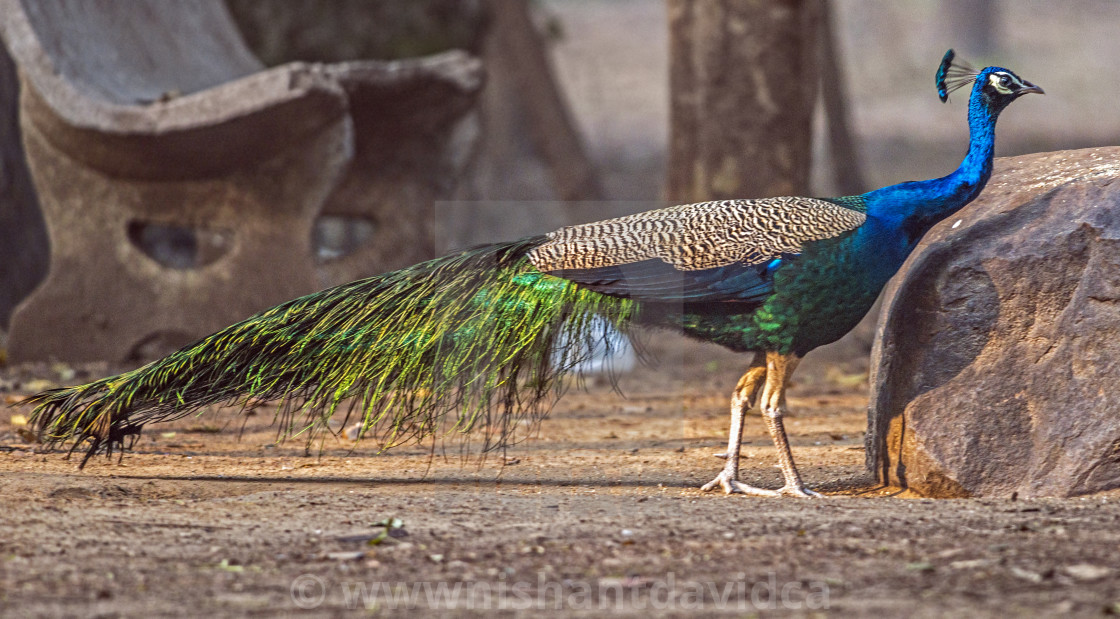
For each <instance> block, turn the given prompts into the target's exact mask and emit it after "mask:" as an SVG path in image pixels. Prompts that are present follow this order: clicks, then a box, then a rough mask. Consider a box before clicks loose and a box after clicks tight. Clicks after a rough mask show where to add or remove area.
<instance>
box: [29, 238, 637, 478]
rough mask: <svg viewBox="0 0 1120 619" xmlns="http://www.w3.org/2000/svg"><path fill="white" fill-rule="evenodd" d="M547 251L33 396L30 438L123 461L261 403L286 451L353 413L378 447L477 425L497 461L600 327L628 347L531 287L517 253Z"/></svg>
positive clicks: (282, 319) (480, 262) (502, 256)
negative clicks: (159, 431)
mask: <svg viewBox="0 0 1120 619" xmlns="http://www.w3.org/2000/svg"><path fill="white" fill-rule="evenodd" d="M541 240H542V239H541V238H531V239H525V240H522V241H517V242H513V243H504V244H497V245H490V246H486V247H482V248H478V249H473V250H469V251H464V252H462V253H459V254H454V255H450V256H447V257H443V258H438V259H436V260H432V261H429V262H426V263H422V264H418V265H416V266H413V267H409V268H406V269H402V270H400V271H394V272H391V273H386V274H383V275H379V276H376V277H372V278H369V279H365V280H360V281H357V282H353V283H350V284H345V285H342V286H338V287H335V288H330V289H328V290H324V291H322V292H318V293H315V294H311V295H308V296H305V297H301V298H299V299H295V300H293V301H289V302H287V303H284V304H282V305H279V306H276V307H274V308H271V309H268V310H265V311H263V312H261V313H260V314H257V315H255V316H253V317H251V318H248V319H246V320H244V321H242V322H239V323H237V324H234V325H232V326H230V327H227V328H225V329H223V330H221V331H219V332H217V333H215V334H213V335H210V336H209V337H206V338H203V339H201V340H199V341H198V342H195V343H194V344H190V345H188V346H185V347H183V348H182V349H180V350H178V351H177V352H174V353H172V354H170V355H168V356H167V357H164V358H163V359H160V360H158V361H154V362H152V363H149V364H148V365H145V366H143V367H141V368H138V369H136V370H132V371H129V372H125V373H123V374H120V375H117V376H111V377H108V378H104V379H101V380H97V381H94V382H91V383H88V384H85V385H80V386H76V387H66V388H61V389H53V390H49V391H45V392H42V393H40V394H37V395H35V396H32V398H31V399H30V402H31V403H33V404H36V405H37V406H36V408H35V411H34V413H33V417H32V420H33V423H34V424H35V425H36V427H37V428H38V430H39V434H40V436H41V437H42V439H43V440H44V441H45V442H47V443H48V444H52V445H53V444H60V443H66V442H69V441H74V444H73V447H72V448H71V451H73V450H74V449H77V448H78V447H79V446H81V445H82V444H83V443H85V442H87V441H88V442H89V443H90V445H89V448H88V450H87V452H86V455H85V457H84V458H83V459H82V462H81V466H85V464H86V462H88V460H89V459H90V458H91V457H92V456H94V455H95V454H97V453H100V452H105V453H107V454H109V455H111V454H112V453H113V450H114V448H120V449H122V450H123V449H126V448H127V447H131V446H132V443H133V442H134V441H135V440H136V438H137V437H138V436H139V433H140V430H141V428H142V427H143V426H144V425H145V424H148V423H153V422H159V421H168V420H172V419H178V418H181V417H184V416H186V415H188V414H190V413H192V412H194V411H197V410H198V409H200V408H202V407H204V406H208V405H211V404H234V405H240V406H242V407H243V408H248V407H250V406H252V405H253V404H254V403H256V402H260V401H270V400H280V405H279V412H278V417H279V418H280V419H281V421H282V424H283V425H282V428H281V431H282V433H284V434H285V435H287V436H295V435H298V434H301V433H307V434H308V436H309V437H311V436H313V435H315V434H316V432H317V431H318V430H322V429H324V428H326V427H327V421H328V420H329V419H330V418H331V416H332V415H333V414H334V413H335V412H336V411H337V410H338V408H339V406H340V405H343V402H348V406H349V408H348V411H349V412H352V411H353V410H355V409H357V410H359V411H360V412H361V414H362V428H361V431H360V432H359V435H372V436H374V437H375V438H377V440H378V441H380V442H381V443H382V444H383V445H385V446H391V445H393V444H399V443H400V442H403V441H406V440H409V439H419V438H422V437H424V436H428V435H431V434H433V433H435V432H437V431H438V429H439V424H440V422H441V419H443V418H444V416H445V415H447V414H454V415H455V418H454V419H455V423H454V424H453V426H452V429H453V430H458V431H462V432H466V431H469V430H471V429H475V428H477V427H478V426H479V425H480V424H481V425H482V426H483V427H484V428H485V432H484V433H485V436H486V437H487V438H486V446H485V448H487V449H489V448H493V447H494V446H498V445H502V444H504V443H505V442H506V441H507V440H508V438H509V437H511V436H512V433H513V431H514V430H515V429H516V427H517V424H518V422H519V421H521V420H522V419H525V418H530V419H533V420H535V419H538V418H539V417H540V416H541V415H542V414H543V412H546V411H547V408H546V406H545V404H546V403H548V402H550V401H551V399H552V397H551V396H552V395H555V394H558V391H559V388H560V385H561V383H560V381H559V378H560V377H561V376H562V375H564V374H565V373H567V372H569V371H571V370H572V368H574V367H575V366H576V365H578V364H579V363H581V362H582V361H584V360H585V359H583V357H584V356H586V353H584V352H582V351H590V350H593V349H594V347H595V344H600V345H602V344H605V345H606V346H607V347H608V348H610V347H611V345H612V344H613V343H614V341H615V340H614V338H612V336H611V335H609V334H604V332H603V330H602V328H601V324H602V321H603V320H606V321H607V322H608V323H609V324H611V325H612V326H613V327H614V328H615V329H617V330H618V331H620V332H627V331H628V327H629V326H630V324H631V322H632V319H633V318H634V313H635V311H636V306H635V305H634V304H633V302H631V301H628V300H625V299H619V298H614V297H608V296H604V295H601V294H598V293H595V292H590V291H587V290H581V289H579V288H578V287H576V286H575V285H573V284H571V283H569V282H567V281H565V280H561V279H557V278H553V277H549V276H546V275H542V274H541V273H539V272H538V271H536V270H535V269H534V268H533V267H532V265H531V264H530V263H529V261H528V259H527V258H526V253H527V252H528V251H529V250H530V249H532V248H533V247H534V246H536V245H537V244H539V243H540V242H541ZM604 340H605V341H604ZM557 346H559V347H562V348H563V349H562V350H560V351H559V354H557V353H556V351H554V348H555V347H557ZM126 441H127V442H128V445H127V446H126V444H125V443H126Z"/></svg>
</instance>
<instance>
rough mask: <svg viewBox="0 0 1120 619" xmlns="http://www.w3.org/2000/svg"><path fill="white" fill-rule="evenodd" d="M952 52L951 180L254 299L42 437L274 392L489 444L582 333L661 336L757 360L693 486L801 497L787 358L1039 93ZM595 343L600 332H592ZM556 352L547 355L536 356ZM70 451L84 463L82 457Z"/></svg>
mask: <svg viewBox="0 0 1120 619" xmlns="http://www.w3.org/2000/svg"><path fill="white" fill-rule="evenodd" d="M953 61H954V56H953V53H952V51H951V50H950V51H949V52H948V53H947V54H946V56H945V58H944V59H943V60H942V64H941V67H940V68H939V70H938V74H937V85H938V92H939V95H941V98H942V100H945V98H946V97H947V96H948V92H949V91H951V90H952V89H953V88H955V87H959V86H962V85H965V84H969V83H971V84H972V85H973V87H972V90H971V96H970V99H969V126H970V130H971V137H970V146H969V151H968V154H967V155H966V157H965V159H964V161H963V162H962V164H961V165H960V167H959V168H958V169H957V170H956V171H954V172H953V173H952V174H949V175H948V176H945V177H942V178H937V179H933V180H928V181H919V182H908V183H902V184H899V185H893V186H890V187H885V188H882V189H878V190H875V191H872V192H869V193H866V194H863V195H860V196H849V197H842V198H827V199H819V198H801V197H781V198H769V199H760V200H724V201H717V202H704V203H699V204H690V205H683V206H675V207H670V208H666V209H659V210H655V211H649V212H646V213H640V214H637V215H631V216H629V217H623V218H618V219H613V220H608V221H602V222H595V223H589V224H583V225H578V226H570V227H566V228H562V229H560V230H557V231H555V232H553V233H551V234H548V235H544V236H538V237H532V238H528V239H522V240H520V241H515V242H511V243H501V244H495V245H491V246H487V247H482V248H477V249H472V250H468V251H464V252H460V253H457V254H453V255H449V256H445V257H443V258H439V259H436V260H433V261H430V262H426V263H422V264H419V265H416V266H413V267H409V268H406V269H403V270H400V271H395V272H392V273H387V274H383V275H379V276H376V277H373V278H369V279H366V280H361V281H358V282H353V283H350V284H346V285H343V286H338V287H336V288H331V289H328V290H325V291H322V292H319V293H315V294H312V295H308V296H306V297H302V298H300V299H295V300H293V301H290V302H288V303H285V304H282V305H279V306H277V307H274V308H272V309H269V310H266V311H264V312H262V313H260V314H258V315H256V316H253V317H251V318H248V319H246V320H245V321H242V322H240V323H238V324H235V325H232V326H230V327H227V328H226V329H223V330H222V331H219V332H218V333H215V334H213V335H211V336H209V337H207V338H204V339H202V340H200V341H198V342H196V343H194V344H192V345H189V346H187V347H184V348H183V349H181V350H179V351H177V352H175V353H173V354H171V355H169V356H167V357H165V358H163V359H161V360H158V361H155V362H153V363H151V364H148V365H146V366H144V367H141V368H138V369H136V370H133V371H131V372H126V373H124V374H121V375H118V376H113V377H109V378H105V379H102V380H98V381H95V382H92V383H89V384H86V385H80V386H76V387H69V388H63V389H55V390H51V391H46V392H43V393H41V394H38V395H36V396H34V397H33V401H34V402H35V403H37V405H38V406H37V408H36V411H35V422H36V424H37V426H38V428H39V429H40V432H41V434H42V436H43V437H44V438H45V439H46V440H47V441H49V442H52V443H57V442H65V441H74V446H75V447H77V446H78V445H81V444H83V443H85V442H89V443H90V445H89V448H88V451H87V453H86V460H88V458H89V457H91V456H92V455H94V454H96V453H99V452H102V451H105V452H109V453H112V451H113V449H114V448H117V447H121V448H123V447H124V443H125V442H126V441H127V440H128V439H129V438H134V437H135V436H136V435H138V433H139V431H140V429H141V427H142V426H144V425H145V424H147V423H151V422H155V421H162V420H167V419H174V418H178V417H182V416H184V415H187V414H189V413H191V412H192V411H195V410H198V409H199V408H201V407H204V406H207V405H210V404H220V403H234V404H241V405H242V406H249V405H252V404H254V403H258V402H261V401H266V400H279V401H280V406H279V410H280V416H281V418H282V423H283V424H284V426H285V427H284V430H285V432H286V433H287V434H289V435H296V434H300V433H304V432H307V433H308V434H309V435H310V434H312V433H314V432H315V431H316V430H319V429H323V428H325V427H326V421H327V419H329V418H330V417H331V416H332V415H333V414H334V413H335V412H337V410H338V409H339V407H346V410H348V411H350V412H352V413H355V414H359V415H360V416H361V419H362V428H363V432H364V433H367V434H370V435H373V436H375V437H376V438H377V439H378V440H379V441H380V442H381V443H382V444H383V445H385V446H389V445H392V444H395V443H398V442H400V441H402V440H408V439H413V438H419V437H423V436H426V435H430V434H432V433H435V432H437V431H439V428H440V427H441V425H440V424H441V423H442V422H443V421H444V420H445V419H447V418H448V416H450V417H451V418H452V419H453V420H454V427H455V428H456V429H458V430H461V431H468V430H471V429H475V428H479V427H481V428H483V431H484V432H485V433H486V436H487V437H488V441H489V442H488V444H489V445H498V444H502V443H503V442H504V440H505V439H506V438H508V437H509V436H510V434H511V433H512V430H513V428H514V427H515V426H516V425H517V422H518V421H520V420H521V419H522V418H524V417H526V416H528V417H537V416H539V415H541V414H543V413H544V412H545V411H546V410H547V405H548V403H549V402H550V401H551V397H552V396H553V395H555V394H557V393H558V392H557V387H558V385H559V384H560V383H559V380H558V379H559V378H560V377H561V376H563V375H564V374H565V373H567V372H569V371H570V370H571V369H572V368H574V367H576V366H578V365H579V364H580V363H581V362H583V361H584V359H582V358H581V354H582V353H580V352H579V351H589V350H593V349H594V344H596V343H598V344H604V343H605V344H606V345H607V347H608V348H609V347H610V346H611V344H612V343H613V342H612V341H611V336H609V335H604V332H603V330H602V329H601V328H598V325H600V324H601V323H602V322H603V321H604V320H605V321H606V322H607V323H609V324H611V325H612V326H613V327H614V328H615V329H617V330H618V331H619V332H622V333H627V332H630V331H631V330H632V329H633V328H634V327H635V326H637V325H647V326H653V327H657V328H664V329H673V330H678V331H681V332H683V333H686V334H688V335H690V336H692V337H695V338H698V339H701V340H704V341H709V342H715V343H718V344H720V345H723V346H725V347H727V348H730V349H732V350H736V351H742V352H753V353H755V357H754V360H753V362H752V363H751V365H750V366H749V368H748V370H747V372H746V373H745V374H744V375H743V377H742V379H740V381H739V384H738V385H737V387H736V389H735V392H734V393H733V396H732V404H731V430H730V435H729V440H728V450H727V452H726V453H725V454H722V455H723V456H725V457H726V458H727V463H726V465H725V467H724V468H723V470H722V471H721V472H720V474H719V475H718V476H717V477H716V478H715V479H714V480H712V482H710V483H709V484H707V485H705V486H704V488H705V489H711V488H714V487H716V486H720V487H722V488H723V489H724V490H725V491H726V492H728V493H731V492H742V493H747V494H756V495H772V494H787V495H797V496H814V495H815V493H813V492H812V491H810V490H808V489H806V488H805V487H804V484H803V483H802V482H801V479H800V476H799V475H798V473H797V470H796V468H795V466H794V464H793V458H792V454H791V452H790V449H789V444H788V441H787V440H786V436H785V430H784V427H783V425H782V416H783V414H784V412H785V385H786V382H787V381H788V379H789V376H790V375H791V374H792V372H793V370H794V369H795V368H796V366H797V362H798V360H799V359H800V358H801V357H802V356H803V355H805V354H806V353H807V352H809V351H810V350H812V349H814V348H816V347H818V346H821V345H824V344H828V343H830V342H833V341H835V340H837V339H839V338H840V337H841V336H843V335H844V334H845V333H847V332H848V331H849V330H850V329H851V328H852V327H853V326H855V324H856V323H857V322H859V320H860V319H861V318H862V317H863V316H864V315H865V314H866V312H867V311H868V309H869V308H870V307H871V305H872V304H873V303H874V301H875V298H876V297H877V296H878V294H879V292H880V291H881V290H882V288H883V286H884V285H885V284H886V282H887V280H888V279H890V277H891V276H892V275H894V273H895V272H896V271H897V270H898V269H899V268H900V267H901V265H902V263H903V261H904V260H905V259H906V257H907V256H908V255H909V253H910V251H911V250H912V249H913V248H914V246H915V245H916V244H917V243H918V241H919V240H920V239H921V237H922V235H923V234H924V233H925V232H926V231H928V230H929V229H930V228H931V227H932V226H933V225H934V224H935V223H937V222H938V221H940V220H941V219H943V218H945V217H947V216H949V215H950V214H952V213H954V212H956V211H957V210H959V209H960V208H961V207H963V206H964V205H965V204H967V203H968V202H969V201H971V200H972V199H973V198H975V197H976V196H977V195H978V194H979V192H980V191H981V189H982V188H983V186H984V184H985V183H986V182H987V180H988V178H989V176H990V175H991V164H992V156H993V148H994V139H995V122H996V118H997V117H998V115H999V113H1000V112H1001V111H1002V110H1003V108H1004V107H1006V105H1007V104H1008V103H1010V102H1011V101H1013V100H1014V99H1016V98H1018V97H1019V96H1021V95H1023V94H1026V93H1030V92H1038V93H1041V92H1042V90H1041V89H1040V88H1038V87H1037V86H1034V85H1032V84H1030V83H1029V82H1026V81H1024V80H1022V79H1021V78H1019V77H1018V76H1016V75H1015V74H1014V73H1012V72H1011V71H1008V70H1007V69H1003V68H999V67H988V68H985V69H983V70H981V71H972V70H969V69H966V68H962V67H961V66H960V65H957V64H954V62H953ZM604 337H605V338H607V341H606V342H597V341H596V340H601V339H603V338H604ZM557 347H562V348H564V351H563V352H564V353H565V354H561V355H556V354H554V353H553V350H554V349H555V348H557ZM756 401H758V402H759V404H760V407H761V409H762V412H763V419H764V420H765V422H766V424H767V426H768V428H769V430H770V433H771V436H772V437H773V439H774V442H775V445H776V447H777V448H778V456H779V462H780V464H781V467H782V470H783V473H784V475H785V486H784V487H783V488H782V489H780V490H777V491H774V490H764V489H760V488H754V487H751V486H748V485H746V484H743V483H741V482H739V481H738V454H739V446H740V436H741V431H742V423H743V418H744V415H745V413H746V411H747V410H748V409H750V408H751V407H753V406H754V404H755V402H756ZM86 460H83V465H84V463H85V461H86Z"/></svg>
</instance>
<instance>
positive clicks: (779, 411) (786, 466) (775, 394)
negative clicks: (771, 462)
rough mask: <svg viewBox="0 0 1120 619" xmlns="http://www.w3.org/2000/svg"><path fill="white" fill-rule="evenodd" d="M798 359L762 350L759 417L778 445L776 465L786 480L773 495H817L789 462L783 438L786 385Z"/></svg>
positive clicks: (794, 356)
mask: <svg viewBox="0 0 1120 619" xmlns="http://www.w3.org/2000/svg"><path fill="white" fill-rule="evenodd" d="M800 361H801V359H800V358H798V356H797V355H794V354H786V355H782V354H778V353H774V352H769V353H766V384H765V385H764V386H763V388H762V401H761V402H760V406H761V408H762V418H763V420H765V421H766V429H767V430H769V431H770V438H772V439H774V446H775V447H777V448H778V464H779V466H780V467H781V469H782V475H783V476H784V477H785V480H786V483H785V485H784V486H782V488H781V489H780V490H778V491H777V494H782V495H787V496H799V497H819V496H821V495H820V494H817V493H816V492H813V491H812V490H809V489H808V488H806V487H805V484H804V483H802V481H801V475H799V474H798V473H797V467H796V466H794V464H793V452H792V451H790V448H789V439H788V438H787V437H786V428H785V425H784V424H783V423H782V416H783V415H784V414H785V412H786V385H787V383H788V382H789V377H790V375H792V374H793V370H794V369H796V368H797V364H798V362H800Z"/></svg>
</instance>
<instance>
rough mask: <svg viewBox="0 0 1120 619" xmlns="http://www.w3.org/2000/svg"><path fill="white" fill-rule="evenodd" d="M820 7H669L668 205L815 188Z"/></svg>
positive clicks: (713, 1)
mask: <svg viewBox="0 0 1120 619" xmlns="http://www.w3.org/2000/svg"><path fill="white" fill-rule="evenodd" d="M822 29H823V27H822V20H821V11H820V5H819V4H818V3H817V2H815V1H814V0H780V1H773V0H768V1H761V0H669V33H670V34H669V36H670V43H669V45H670V68H669V90H670V124H671V130H670V138H669V166H668V168H669V169H668V198H669V200H670V201H673V202H694V201H699V200H710V199H719V198H742V197H765V196H774V195H782V194H793V193H800V192H804V191H805V190H806V189H808V182H809V164H810V138H811V133H812V115H813V108H814V102H815V101H816V93H817V90H818V89H817V85H818V83H817V79H818V75H819V69H818V58H819V54H818V44H819V36H820V33H821V32H822Z"/></svg>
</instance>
